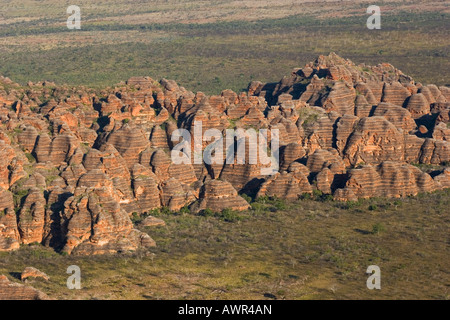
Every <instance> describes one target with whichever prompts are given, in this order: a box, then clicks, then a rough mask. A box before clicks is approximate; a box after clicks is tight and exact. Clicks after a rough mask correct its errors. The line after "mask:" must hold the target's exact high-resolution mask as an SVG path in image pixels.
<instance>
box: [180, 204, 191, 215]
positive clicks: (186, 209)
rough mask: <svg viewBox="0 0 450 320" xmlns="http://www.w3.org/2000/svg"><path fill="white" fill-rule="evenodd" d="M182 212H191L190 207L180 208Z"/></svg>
mask: <svg viewBox="0 0 450 320" xmlns="http://www.w3.org/2000/svg"><path fill="white" fill-rule="evenodd" d="M180 213H181V214H183V213H191V210H190V209H189V207H188V206H184V207H183V208H181V209H180Z"/></svg>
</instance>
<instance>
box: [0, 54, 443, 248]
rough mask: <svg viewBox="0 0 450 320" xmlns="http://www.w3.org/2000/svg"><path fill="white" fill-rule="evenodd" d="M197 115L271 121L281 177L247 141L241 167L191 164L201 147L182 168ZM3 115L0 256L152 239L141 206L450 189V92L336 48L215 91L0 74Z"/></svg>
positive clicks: (216, 123) (233, 122) (142, 80)
mask: <svg viewBox="0 0 450 320" xmlns="http://www.w3.org/2000/svg"><path fill="white" fill-rule="evenodd" d="M200 121H201V123H202V128H201V132H200V134H201V135H202V134H204V133H205V132H206V130H208V129H216V132H218V133H219V134H220V135H222V136H224V137H225V136H226V131H227V129H239V128H241V129H254V130H256V131H258V130H260V129H267V130H268V132H272V131H271V130H272V129H277V130H278V132H279V146H278V147H279V148H278V149H277V150H271V153H272V155H273V154H276V153H278V154H279V167H278V170H277V171H278V172H272V173H271V174H270V175H267V174H263V172H265V171H264V170H265V169H268V164H267V162H265V161H263V158H261V157H259V156H258V152H256V153H255V152H252V151H251V150H258V148H257V147H256V149H254V147H255V144H256V142H255V141H252V140H251V139H247V140H245V141H244V143H243V145H244V146H245V161H244V162H240V161H239V159H238V157H234V161H231V162H227V161H225V160H224V162H216V163H205V162H204V161H200V162H196V161H194V157H195V155H194V152H193V153H192V154H191V159H189V157H188V155H183V156H184V157H186V158H187V159H185V160H186V161H184V162H182V163H175V162H174V161H173V159H172V158H171V152H172V151H174V146H176V145H177V144H178V142H180V140H179V139H178V140H175V141H172V133H173V132H174V131H175V130H177V129H185V130H186V132H188V133H189V134H194V132H195V130H196V128H195V123H198V122H200ZM0 122H1V124H0V250H14V249H17V248H18V247H19V246H20V244H28V243H34V242H39V243H43V244H45V245H48V246H52V247H54V248H57V249H58V250H64V251H66V252H68V253H74V254H75V253H77V254H98V253H107V252H118V251H124V250H134V249H136V248H138V247H140V246H154V245H155V242H154V241H153V240H152V239H151V238H150V236H148V235H147V234H144V233H142V232H140V231H138V230H136V229H135V228H134V227H133V224H132V222H131V219H130V217H132V216H133V214H138V215H139V214H144V213H148V212H150V211H151V210H153V209H157V208H161V207H168V208H169V209H170V210H173V211H177V210H180V209H181V208H183V207H190V208H191V210H192V211H194V212H195V211H200V210H204V209H207V208H209V209H211V210H213V211H221V210H223V209H226V208H231V209H233V210H246V209H247V208H248V203H247V202H246V201H245V200H244V199H243V198H242V197H241V196H240V195H239V194H241V193H246V194H248V195H251V196H253V197H255V196H256V197H260V196H271V197H278V198H284V199H287V200H295V199H298V198H299V197H301V196H302V195H303V194H304V193H312V192H313V191H314V190H320V191H321V192H322V193H325V194H330V195H333V196H334V198H335V199H336V200H343V201H348V200H356V199H358V198H367V197H373V196H383V197H403V196H408V195H415V194H417V193H419V192H430V191H434V190H438V189H442V188H449V187H450V173H449V172H450V171H449V170H450V169H449V168H448V166H449V162H450V129H449V125H448V124H449V122H450V88H447V87H439V88H438V87H437V86H435V85H422V84H420V83H417V82H415V81H414V80H413V79H412V78H411V77H409V76H407V75H404V74H403V73H402V72H401V71H400V70H398V69H396V68H394V67H393V66H392V65H390V64H380V65H377V66H367V65H355V64H354V63H352V62H351V61H349V60H346V59H343V58H341V57H338V56H337V55H335V54H333V53H332V54H330V55H329V56H320V57H318V58H317V59H316V60H315V61H313V62H311V63H309V64H307V65H306V66H305V67H303V68H301V69H294V70H293V71H292V73H291V74H290V75H288V76H286V77H284V78H283V79H282V80H281V81H280V82H278V83H261V82H257V81H255V82H252V83H250V84H249V87H248V90H247V92H245V93H235V92H233V91H231V90H224V91H223V92H222V93H221V94H220V95H217V96H208V95H205V94H204V93H202V92H197V93H193V92H190V91H188V90H186V89H185V88H183V87H181V86H179V85H178V84H177V83H176V82H175V81H173V80H166V79H162V80H160V81H155V80H153V79H151V78H149V77H134V78H131V79H129V80H128V81H127V82H126V83H123V84H120V85H118V86H116V87H115V88H108V89H105V90H103V91H101V92H95V91H93V90H91V89H87V88H68V87H65V86H56V85H55V84H53V83H49V82H41V83H36V84H33V83H29V84H28V85H27V86H20V85H18V84H15V83H13V82H12V81H11V80H9V79H8V78H3V77H1V78H0ZM272 138H273V137H272V136H270V135H269V136H268V140H271V139H272ZM195 144H196V142H195V141H191V145H190V147H195ZM197 144H198V145H197V146H196V147H197V148H200V151H203V152H204V151H206V150H209V149H208V148H211V147H214V146H217V145H218V144H223V145H222V148H219V149H215V150H219V151H217V152H215V153H214V156H221V155H220V154H219V153H223V155H222V156H223V157H222V158H223V159H226V157H227V156H230V155H237V148H238V147H237V143H236V142H233V143H232V144H231V145H229V144H227V143H226V140H225V139H223V141H222V140H216V139H215V138H212V139H209V140H208V139H203V140H200V142H199V143H198V142H197ZM252 148H253V149H252ZM252 160H253V161H252ZM417 164H426V165H432V166H433V168H434V169H435V170H434V171H433V172H431V173H426V172H423V171H421V170H420V169H419V168H418V167H417ZM446 167H447V168H446Z"/></svg>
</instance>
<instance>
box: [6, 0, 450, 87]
mask: <svg viewBox="0 0 450 320" xmlns="http://www.w3.org/2000/svg"><path fill="white" fill-rule="evenodd" d="M370 4H372V3H371V2H370V1H302V0H296V1H292V0H280V1H276V2H273V1H268V0H263V1H261V0H260V1H229V0H224V1H199V0H191V1H183V0H181V1H180V0H167V1H160V0H157V1H131V0H128V1H125V0H112V1H95V4H94V3H93V2H92V1H85V0H83V1H78V2H77V5H79V6H80V8H81V17H82V29H81V30H68V29H67V27H66V20H67V17H68V15H67V14H66V9H67V6H68V4H67V3H65V2H62V1H57V0H43V1H27V0H24V1H5V0H1V1H0V74H2V75H4V76H8V77H10V78H11V79H12V80H14V81H16V82H20V83H23V84H25V83H26V82H27V81H40V80H50V81H55V82H57V83H59V84H62V83H67V84H70V85H85V86H94V87H103V86H110V85H114V84H116V83H118V82H120V81H122V80H126V79H127V78H128V77H131V76H136V75H149V76H152V77H153V78H155V79H160V78H162V77H165V78H168V79H174V80H176V81H177V82H178V83H180V84H181V85H183V86H185V87H186V88H187V89H189V90H193V91H203V92H206V93H209V94H216V93H220V92H221V91H222V90H223V89H226V88H230V89H233V90H235V91H241V90H243V89H245V88H246V87H247V84H248V83H249V82H250V81H251V80H260V81H270V82H274V81H278V80H279V79H280V78H281V77H282V76H283V75H286V74H288V73H289V72H290V71H291V69H292V68H294V67H302V66H303V65H304V64H305V63H307V62H309V61H310V60H311V59H314V58H315V57H317V56H318V55H319V54H328V53H329V52H330V51H335V52H336V53H337V54H339V55H340V56H342V57H346V58H350V59H352V60H354V61H355V62H356V63H363V62H364V63H368V64H378V63H381V62H389V63H391V64H393V65H395V66H396V67H397V68H399V69H401V70H403V71H404V72H405V73H406V74H409V75H411V76H413V77H414V78H415V79H417V81H420V82H423V83H435V84H438V85H443V84H448V78H447V79H446V77H445V76H446V72H445V70H449V68H450V59H449V57H448V55H449V54H450V40H449V39H450V37H449V29H450V16H449V13H450V6H449V3H448V1H447V2H446V1H418V0H412V1H381V2H379V3H377V4H378V5H379V6H380V7H381V10H382V21H381V26H382V29H381V30H368V29H367V27H366V20H367V18H368V17H369V15H368V14H367V13H366V8H367V7H368V6H369V5H370Z"/></svg>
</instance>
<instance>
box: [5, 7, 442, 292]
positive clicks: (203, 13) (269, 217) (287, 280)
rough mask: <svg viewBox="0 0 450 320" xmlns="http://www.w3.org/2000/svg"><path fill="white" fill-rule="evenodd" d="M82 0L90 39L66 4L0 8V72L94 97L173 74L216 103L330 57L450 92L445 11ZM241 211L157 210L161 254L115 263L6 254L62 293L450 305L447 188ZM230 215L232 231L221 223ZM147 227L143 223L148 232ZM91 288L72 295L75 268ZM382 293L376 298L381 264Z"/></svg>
mask: <svg viewBox="0 0 450 320" xmlns="http://www.w3.org/2000/svg"><path fill="white" fill-rule="evenodd" d="M370 4H372V3H371V1H370V2H368V1H324V2H321V1H299V0H296V1H292V0H280V1H276V2H274V1H227V0H224V1H198V0H194V1H183V0H166V1H159V0H158V1H136V0H134V1H131V0H129V1H125V0H110V1H95V4H94V3H92V1H87V0H82V1H81V0H80V1H77V5H79V6H80V7H81V9H82V29H81V30H80V31H69V30H68V29H67V28H66V19H67V17H68V15H67V14H66V8H67V6H68V5H69V4H68V3H66V2H63V1H56V0H42V1H31V0H22V1H5V0H0V74H2V75H4V76H8V77H10V78H11V79H12V80H14V81H16V82H19V83H22V84H26V83H27V81H33V82H35V81H40V80H51V81H55V82H56V83H58V84H63V83H67V84H69V85H84V86H90V87H94V88H101V87H104V86H111V85H114V84H116V83H118V82H120V81H122V80H126V79H127V78H129V77H131V76H138V75H149V76H151V77H153V78H154V79H159V78H162V77H165V78H168V79H174V80H176V81H177V82H178V83H179V84H180V85H183V86H185V87H186V88H187V89H189V90H193V91H203V92H206V93H208V94H217V93H220V92H221V91H222V90H223V89H226V88H230V89H233V90H235V91H241V90H244V89H245V88H246V87H247V84H248V83H249V82H250V81H251V80H260V81H271V82H274V81H278V80H279V79H280V78H281V77H282V76H283V75H286V74H289V72H290V71H291V69H293V68H294V67H302V66H303V65H304V64H305V63H307V62H309V61H310V60H312V59H314V58H315V57H316V56H318V55H319V54H328V53H329V52H330V51H334V52H336V53H338V54H339V55H341V56H343V57H346V58H350V59H351V60H353V61H354V62H356V63H367V64H378V63H381V62H389V63H391V64H393V65H395V66H396V67H397V68H399V69H401V70H403V71H404V73H406V74H409V75H411V76H412V77H414V78H415V79H416V80H417V81H420V82H423V83H435V84H438V85H449V82H450V81H449V78H448V70H450V59H449V54H450V37H449V29H450V15H449V14H450V6H449V3H448V1H416V0H412V1H380V2H379V3H377V4H378V5H380V7H381V9H382V29H381V30H368V29H367V28H366V20H367V17H368V16H369V15H368V14H366V8H367V7H368V6H369V5H370ZM252 206H253V210H251V211H248V212H245V213H240V214H237V215H235V216H232V217H203V216H196V215H191V214H186V213H185V214H179V213H178V214H177V213H160V214H159V216H160V217H161V218H162V219H163V220H165V221H166V224H167V225H166V226H164V227H155V228H150V229H147V230H146V231H148V233H149V234H150V235H151V236H152V237H153V238H154V239H155V240H156V242H157V244H158V246H157V247H156V248H154V249H152V250H150V252H141V251H138V252H136V253H124V254H121V255H119V256H95V257H74V256H63V255H60V254H58V253H55V252H54V251H52V249H49V248H44V247H42V246H39V245H38V246H24V247H23V248H21V249H20V250H19V251H16V252H11V253H0V274H5V275H7V276H8V277H9V278H11V279H14V278H15V277H17V276H18V273H20V272H21V271H22V270H23V269H24V268H25V267H26V266H33V267H36V268H38V269H40V270H41V271H44V272H46V273H47V274H48V275H49V276H50V277H51V280H50V281H49V282H45V281H39V280H36V281H31V282H30V284H31V285H32V286H34V287H36V288H38V289H41V290H42V291H44V292H45V293H47V294H48V295H49V296H50V297H51V298H60V299H176V298H181V299H215V298H219V299H319V298H323V299H411V298H412V299H418V298H421V299H449V297H450V293H449V287H450V274H449V270H450V255H449V244H450V238H449V234H448V230H449V215H448V214H449V209H448V208H449V207H450V195H449V192H448V191H447V192H438V193H434V194H431V195H429V194H428V195H419V196H417V197H413V198H407V199H402V200H395V199H391V200H383V199H373V200H366V201H361V202H358V203H339V202H333V201H325V200H323V199H322V200H321V199H318V200H302V201H298V202H297V203H294V204H289V205H288V204H285V203H283V202H280V201H268V202H266V203H259V202H257V203H253V204H252ZM225 220H228V221H225ZM137 227H138V228H139V224H138V223H137ZM72 264H75V265H78V266H80V267H81V270H82V287H83V289H82V290H73V291H72V290H68V289H67V288H66V280H67V277H68V276H69V275H67V274H66V269H67V267H68V266H70V265H72ZM372 264H375V265H379V266H380V267H381V272H382V275H381V277H382V278H381V279H382V284H381V285H382V290H374V291H371V290H368V289H367V288H366V279H367V277H368V276H367V275H366V274H365V271H366V269H367V267H368V266H369V265H372Z"/></svg>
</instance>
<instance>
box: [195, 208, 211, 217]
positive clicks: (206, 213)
mask: <svg viewBox="0 0 450 320" xmlns="http://www.w3.org/2000/svg"><path fill="white" fill-rule="evenodd" d="M199 215H200V216H203V217H212V216H214V212H213V211H212V210H211V209H210V208H206V209H204V210H202V211H200V213H199Z"/></svg>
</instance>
